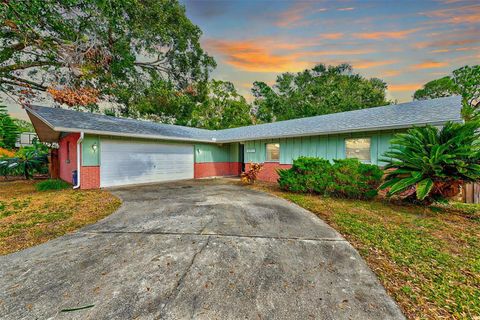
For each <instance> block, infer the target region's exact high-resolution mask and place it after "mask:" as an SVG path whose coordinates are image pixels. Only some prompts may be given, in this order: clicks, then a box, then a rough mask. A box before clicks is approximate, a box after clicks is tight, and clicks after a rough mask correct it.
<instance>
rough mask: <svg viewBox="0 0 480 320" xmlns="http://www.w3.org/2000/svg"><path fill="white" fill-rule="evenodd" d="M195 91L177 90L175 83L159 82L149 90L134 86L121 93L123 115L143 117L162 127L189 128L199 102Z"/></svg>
mask: <svg viewBox="0 0 480 320" xmlns="http://www.w3.org/2000/svg"><path fill="white" fill-rule="evenodd" d="M192 88H193V87H188V88H186V89H184V90H177V89H176V88H175V86H174V84H173V83H171V82H169V81H164V80H163V79H159V78H156V79H155V80H153V81H152V82H151V84H150V85H149V86H148V87H145V86H144V85H143V84H134V85H133V86H132V87H130V88H125V89H123V90H121V91H118V99H119V102H120V103H121V105H120V106H119V107H118V108H117V111H119V113H120V115H123V116H130V117H140V118H144V119H149V120H153V121H158V122H162V123H171V124H178V125H187V124H188V123H189V121H190V120H191V117H192V111H193V108H194V107H195V104H196V103H197V102H200V101H201V99H202V98H201V97H199V96H198V95H197V93H196V91H195V90H194V89H192Z"/></svg>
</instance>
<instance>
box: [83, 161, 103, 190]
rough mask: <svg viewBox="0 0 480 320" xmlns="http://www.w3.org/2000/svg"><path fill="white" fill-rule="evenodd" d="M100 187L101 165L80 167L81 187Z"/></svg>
mask: <svg viewBox="0 0 480 320" xmlns="http://www.w3.org/2000/svg"><path fill="white" fill-rule="evenodd" d="M98 188H100V167H99V166H91V167H84V166H82V168H81V169H80V189H98Z"/></svg>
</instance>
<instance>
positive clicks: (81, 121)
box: [27, 96, 462, 143]
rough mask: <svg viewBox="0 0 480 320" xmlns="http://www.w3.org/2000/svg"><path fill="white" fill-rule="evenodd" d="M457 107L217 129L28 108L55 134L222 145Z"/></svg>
mask: <svg viewBox="0 0 480 320" xmlns="http://www.w3.org/2000/svg"><path fill="white" fill-rule="evenodd" d="M461 107H462V104H461V98H460V97H458V96H454V97H447V98H438V99H431V100H421V101H413V102H408V103H401V104H396V105H388V106H383V107H375V108H368V109H361V110H355V111H348V112H340V113H333V114H327V115H321V116H316V117H309V118H301V119H294V120H287V121H279V122H274V123H266V124H260V125H253V126H246V127H240V128H233V129H225V130H216V131H215V130H205V129H196V128H190V127H183V126H175V125H168V124H160V123H154V122H149V121H141V120H133V119H125V118H116V117H111V116H104V115H99V114H94V113H87V112H77V111H73V110H66V109H57V108H49V107H40V106H31V107H28V108H27V112H28V113H29V116H34V117H35V118H37V119H38V120H40V121H42V122H43V123H45V124H46V125H47V126H48V127H50V128H51V129H52V130H54V131H55V132H81V131H83V132H85V133H91V134H99V135H113V136H128V137H142V138H150V139H168V140H183V141H199V142H217V143H222V142H232V141H246V140H258V139H269V138H280V137H298V136H310V135H326V134H338V133H348V132H362V131H377V130H393V129H401V128H408V127H412V126H423V125H426V124H430V125H442V124H444V123H445V122H447V121H456V122H460V121H462V118H461V112H460V111H461ZM35 120H36V119H35ZM32 122H33V123H34V125H35V121H34V119H32ZM37 122H38V121H37ZM37 131H38V130H37Z"/></svg>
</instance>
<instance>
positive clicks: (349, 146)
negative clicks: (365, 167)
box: [345, 138, 371, 162]
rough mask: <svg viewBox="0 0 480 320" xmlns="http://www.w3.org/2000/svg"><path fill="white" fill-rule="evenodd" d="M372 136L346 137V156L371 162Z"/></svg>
mask: <svg viewBox="0 0 480 320" xmlns="http://www.w3.org/2000/svg"><path fill="white" fill-rule="evenodd" d="M370 145H371V139H370V138H356V139H345V157H346V158H357V159H358V160H360V161H362V162H370V161H371V155H370Z"/></svg>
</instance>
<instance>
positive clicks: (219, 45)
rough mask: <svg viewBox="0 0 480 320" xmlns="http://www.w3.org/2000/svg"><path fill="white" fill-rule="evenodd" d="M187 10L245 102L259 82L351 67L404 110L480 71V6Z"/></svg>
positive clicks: (200, 6) (190, 5) (456, 1)
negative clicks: (451, 78)
mask: <svg viewBox="0 0 480 320" xmlns="http://www.w3.org/2000/svg"><path fill="white" fill-rule="evenodd" d="M183 2H184V3H185V6H186V8H187V15H188V17H189V18H190V19H191V20H192V21H193V22H194V23H195V24H197V25H198V26H199V27H200V28H201V29H202V30H203V33H204V34H203V37H202V44H203V47H204V48H205V49H206V50H207V51H208V52H209V54H211V55H213V56H214V57H215V59H216V61H217V64H218V67H217V69H216V70H215V72H214V74H213V76H214V77H215V78H217V79H222V80H228V81H232V82H233V83H234V84H235V86H236V87H237V88H238V90H239V91H240V93H242V94H243V95H245V96H247V95H250V88H251V87H252V82H253V81H255V80H260V81H265V82H266V83H268V84H272V83H273V82H274V81H275V78H276V76H277V75H278V74H279V73H282V72H287V71H290V72H296V71H301V70H303V69H305V68H309V67H312V66H313V65H315V64H316V63H325V64H339V63H342V62H348V63H351V64H352V65H353V67H354V71H356V72H358V73H360V74H362V75H364V76H367V77H379V78H381V79H383V80H384V81H386V82H387V84H388V88H389V89H388V93H389V96H388V97H389V98H390V99H396V100H398V101H399V102H404V101H410V100H412V95H413V92H414V91H415V90H416V89H418V88H419V87H421V85H422V84H424V83H425V82H428V81H430V80H433V79H436V78H439V77H441V76H444V75H447V74H449V73H450V72H451V71H452V70H454V69H456V68H458V67H461V66H464V65H466V64H470V65H472V64H479V63H480V50H479V49H480V2H479V1H478V0H477V1H461V0H445V1H423V0H417V1H398V0H397V1H245V0H244V1H213V0H186V1H183Z"/></svg>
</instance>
